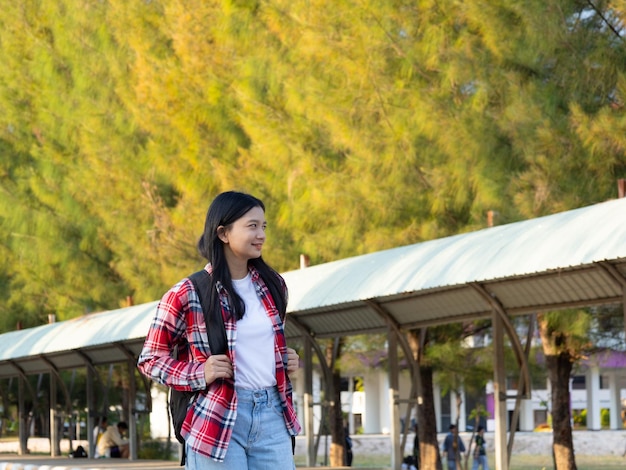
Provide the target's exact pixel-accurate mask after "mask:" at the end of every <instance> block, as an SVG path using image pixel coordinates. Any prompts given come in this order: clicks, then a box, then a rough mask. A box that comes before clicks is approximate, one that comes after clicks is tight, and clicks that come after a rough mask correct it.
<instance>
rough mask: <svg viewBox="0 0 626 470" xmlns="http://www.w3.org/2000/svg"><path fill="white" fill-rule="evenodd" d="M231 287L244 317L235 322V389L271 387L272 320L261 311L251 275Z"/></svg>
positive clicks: (273, 376)
mask: <svg viewBox="0 0 626 470" xmlns="http://www.w3.org/2000/svg"><path fill="white" fill-rule="evenodd" d="M233 287H234V288H235V290H236V291H237V294H239V296H240V297H241V298H242V300H243V301H244V303H245V304H246V313H245V315H244V316H243V318H242V319H241V320H239V321H238V322H237V341H236V345H235V354H236V355H237V356H236V370H235V385H236V386H237V387H241V388H245V389H248V390H256V389H261V388H268V387H273V386H274V385H276V361H275V354H274V329H273V326H272V320H271V319H270V317H269V316H268V314H267V312H266V311H265V308H263V304H262V303H261V299H259V296H258V295H257V293H256V290H255V287H254V284H253V283H252V278H251V277H250V273H248V275H247V276H246V277H244V278H243V279H233Z"/></svg>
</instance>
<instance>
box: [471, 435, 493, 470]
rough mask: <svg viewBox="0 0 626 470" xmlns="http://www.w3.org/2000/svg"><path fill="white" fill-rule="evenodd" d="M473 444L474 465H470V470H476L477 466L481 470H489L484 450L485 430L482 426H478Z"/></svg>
mask: <svg viewBox="0 0 626 470" xmlns="http://www.w3.org/2000/svg"><path fill="white" fill-rule="evenodd" d="M474 442H475V443H476V447H475V448H474V463H473V465H472V470H478V467H479V466H482V470H489V463H488V462H487V452H486V450H485V444H486V442H485V428H483V427H482V426H478V430H477V434H476V438H475V440H474Z"/></svg>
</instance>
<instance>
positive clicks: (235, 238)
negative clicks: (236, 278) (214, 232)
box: [218, 207, 267, 264]
mask: <svg viewBox="0 0 626 470" xmlns="http://www.w3.org/2000/svg"><path fill="white" fill-rule="evenodd" d="M266 226H267V221H266V220H265V212H263V209H261V208H260V207H253V208H252V209H250V210H249V211H248V212H246V213H245V214H244V215H243V216H242V217H241V218H239V219H237V220H236V221H235V222H233V223H232V224H230V225H229V226H228V227H222V226H220V227H218V235H219V237H220V239H221V240H222V242H224V251H225V253H226V259H227V260H228V261H235V262H245V263H246V264H247V263H248V260H250V259H254V258H258V257H259V256H261V249H262V248H263V243H264V242H265V227H266Z"/></svg>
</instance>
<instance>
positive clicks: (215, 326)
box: [189, 269, 228, 354]
mask: <svg viewBox="0 0 626 470" xmlns="http://www.w3.org/2000/svg"><path fill="white" fill-rule="evenodd" d="M189 279H190V280H191V282H192V283H193V288H194V289H195V291H196V293H197V294H198V297H199V298H200V305H201V306H202V312H203V313H204V322H205V323H206V332H207V335H208V337H209V348H210V349H211V354H225V353H226V351H227V349H228V345H227V342H226V341H227V340H226V328H225V327H224V319H223V317H222V311H221V309H214V308H211V307H212V305H210V303H211V290H210V289H211V275H210V274H209V273H208V272H207V271H206V270H205V269H202V270H200V271H198V272H196V273H193V274H192V275H191V276H189ZM216 310H217V311H216Z"/></svg>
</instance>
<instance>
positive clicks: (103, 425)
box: [93, 416, 109, 459]
mask: <svg viewBox="0 0 626 470" xmlns="http://www.w3.org/2000/svg"><path fill="white" fill-rule="evenodd" d="M108 425H109V420H108V418H107V417H106V416H103V417H102V418H100V420H99V422H98V424H96V426H95V427H94V428H93V442H94V444H95V446H96V451H95V453H94V458H96V459H98V458H100V457H104V455H100V452H98V442H100V439H101V438H102V435H103V434H104V433H105V432H106V430H107V426H108Z"/></svg>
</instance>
